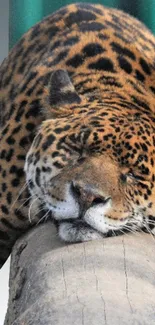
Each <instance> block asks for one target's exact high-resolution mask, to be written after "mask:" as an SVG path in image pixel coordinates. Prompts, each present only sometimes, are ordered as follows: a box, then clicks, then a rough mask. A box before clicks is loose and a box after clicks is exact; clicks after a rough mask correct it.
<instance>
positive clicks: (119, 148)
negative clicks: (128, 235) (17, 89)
mask: <svg viewBox="0 0 155 325" xmlns="http://www.w3.org/2000/svg"><path fill="white" fill-rule="evenodd" d="M45 106H46V109H45V111H46V120H45V121H44V122H43V123H42V125H41V126H40V128H39V130H38V133H37V135H36V137H35V139H34V141H33V143H32V146H31V148H30V150H29V152H28V154H27V158H26V163H25V172H26V179H27V183H28V186H29V189H30V192H31V194H32V203H33V202H35V203H34V210H36V205H37V206H38V207H39V206H40V204H42V205H43V206H44V208H45V209H46V210H47V213H48V212H49V213H50V215H52V217H53V218H54V219H55V220H57V222H58V224H59V230H58V231H59V235H60V237H61V238H62V239H64V240H66V241H81V240H82V241H84V240H89V239H96V238H101V237H102V236H109V235H112V234H116V233H119V232H124V231H128V230H132V231H136V230H137V229H139V228H145V229H148V227H151V225H152V223H153V219H154V220H155V164H154V162H155V133H154V131H155V129H154V126H153V122H152V119H151V117H150V116H149V115H146V114H145V112H144V111H143V110H142V111H141V112H139V110H137V108H136V107H133V109H131V107H130V108H129V109H124V108H122V107H121V106H120V108H119V109H118V105H117V108H116V107H114V106H113V105H112V104H111V103H110V102H109V104H108V105H107V104H105V102H104V99H103V100H101V98H100V100H99V99H98V97H95V98H94V99H93V100H92V98H91V96H87V97H86V96H80V95H78V93H77V92H76V90H75V88H74V86H73V84H72V82H71V80H70V78H69V76H68V73H67V72H66V71H64V70H57V71H55V72H53V74H52V77H51V81H50V84H49V88H48V96H47V102H46V105H45ZM43 111H44V108H43ZM32 211H33V209H32ZM154 223H155V221H154Z"/></svg>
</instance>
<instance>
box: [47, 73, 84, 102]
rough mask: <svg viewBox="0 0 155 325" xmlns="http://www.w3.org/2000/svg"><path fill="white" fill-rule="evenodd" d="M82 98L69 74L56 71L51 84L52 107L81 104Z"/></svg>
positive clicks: (50, 98) (50, 99) (50, 97)
mask: <svg viewBox="0 0 155 325" xmlns="http://www.w3.org/2000/svg"><path fill="white" fill-rule="evenodd" d="M80 102H81V98H80V96H79V95H78V94H77V92H76V90H75V88H74V86H73V84H72V82H71V80H70V77H69V75H68V72H67V71H66V70H61V69H60V70H55V71H54V72H53V73H52V75H51V79H50V84H49V104H50V105H51V106H60V105H61V106H64V105H69V104H70V105H71V104H74V103H75V104H79V103H80Z"/></svg>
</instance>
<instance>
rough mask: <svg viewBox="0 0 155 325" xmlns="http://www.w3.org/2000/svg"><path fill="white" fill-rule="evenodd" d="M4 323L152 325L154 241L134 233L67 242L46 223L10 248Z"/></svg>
mask: <svg viewBox="0 0 155 325" xmlns="http://www.w3.org/2000/svg"><path fill="white" fill-rule="evenodd" d="M9 286H10V294H9V304H8V310H7V315H6V319H5V323H4V324H5V325H65V324H66V325H71V324H72V325H74V324H75V325H88V324H89V325H118V324H120V325H122V324H123V325H124V324H133V325H148V324H149V325H151V324H152V325H153V324H155V241H154V239H153V238H152V237H151V235H148V234H142V233H137V234H136V235H132V234H128V235H125V236H120V237H112V238H105V239H103V240H99V241H93V242H86V243H78V244H69V245H67V244H66V243H63V242H61V241H60V239H59V238H58V237H57V233H56V230H55V228H54V226H53V225H52V224H51V223H46V224H42V225H40V226H38V227H36V228H34V229H32V230H31V231H30V232H29V233H27V234H26V235H25V236H23V237H22V238H20V239H19V240H18V241H17V242H16V244H15V246H14V249H13V252H12V258H11V269H10V284H9Z"/></svg>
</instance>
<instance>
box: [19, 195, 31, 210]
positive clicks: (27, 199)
mask: <svg viewBox="0 0 155 325" xmlns="http://www.w3.org/2000/svg"><path fill="white" fill-rule="evenodd" d="M34 196H35V194H33V195H30V196H29V197H28V198H26V199H22V201H23V200H24V202H23V203H22V204H21V205H20V206H19V208H18V209H17V211H18V210H20V209H21V208H22V207H23V206H24V204H25V203H26V202H27V201H29V200H30V199H32V198H33V197H34Z"/></svg>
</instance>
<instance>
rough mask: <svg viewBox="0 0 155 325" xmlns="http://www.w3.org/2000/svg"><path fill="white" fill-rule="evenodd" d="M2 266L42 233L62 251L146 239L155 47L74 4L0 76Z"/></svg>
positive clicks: (152, 215) (121, 24)
mask: <svg viewBox="0 0 155 325" xmlns="http://www.w3.org/2000/svg"><path fill="white" fill-rule="evenodd" d="M0 75H1V77H0V133H1V135H0V266H2V265H3V264H4V262H5V261H6V259H7V258H8V256H9V255H10V253H11V251H12V248H13V246H14V243H15V242H16V240H17V239H18V238H19V237H20V236H22V234H24V233H26V232H27V231H28V230H29V229H30V228H31V227H34V226H36V225H37V224H38V223H41V222H46V221H48V222H52V223H53V225H54V224H55V225H56V229H57V235H58V236H59V238H60V240H62V241H64V242H83V241H88V240H101V239H103V238H106V237H109V236H113V235H119V234H122V233H123V234H124V233H127V232H134V233H136V232H137V231H144V232H149V233H150V234H152V235H154V234H155V37H154V35H153V34H152V33H151V31H150V30H149V29H148V28H147V27H146V26H145V25H144V24H143V23H142V22H140V21H139V20H137V19H136V18H134V17H132V16H130V15H129V14H127V13H125V12H123V11H121V10H118V9H115V8H108V7H104V6H102V5H100V4H93V3H74V4H70V5H68V6H65V7H62V8H60V9H59V10H58V11H56V12H55V13H53V14H51V15H49V16H47V17H45V18H43V20H42V21H41V22H39V23H37V24H36V25H34V26H33V27H31V28H30V29H29V30H28V31H27V32H26V33H25V34H24V35H23V36H22V37H21V39H20V40H19V41H18V42H17V44H16V45H15V46H14V47H13V48H12V49H11V50H10V53H9V55H8V57H7V58H6V59H5V60H4V61H3V63H2V65H1V67H0Z"/></svg>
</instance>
